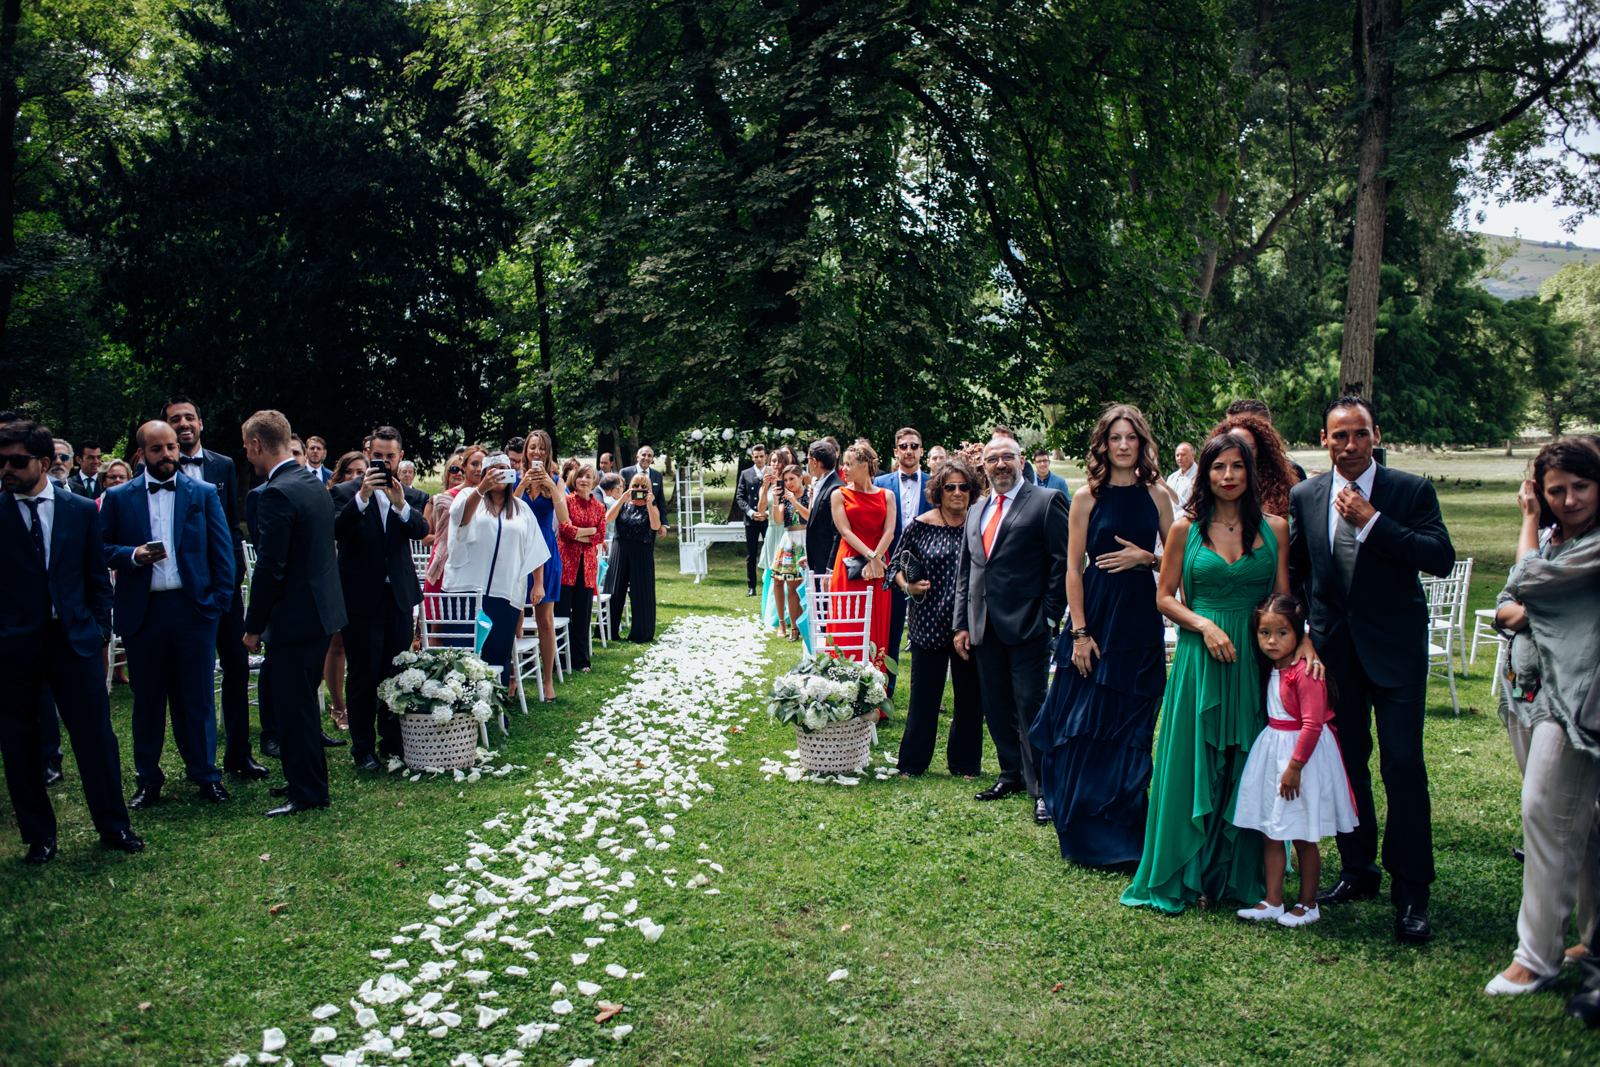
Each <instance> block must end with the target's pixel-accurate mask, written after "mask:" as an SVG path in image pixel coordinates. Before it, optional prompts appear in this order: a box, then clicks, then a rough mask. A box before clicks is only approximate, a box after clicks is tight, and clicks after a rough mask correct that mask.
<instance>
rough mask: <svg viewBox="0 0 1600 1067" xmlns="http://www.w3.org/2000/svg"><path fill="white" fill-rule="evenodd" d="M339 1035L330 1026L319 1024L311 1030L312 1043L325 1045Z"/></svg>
mask: <svg viewBox="0 0 1600 1067" xmlns="http://www.w3.org/2000/svg"><path fill="white" fill-rule="evenodd" d="M338 1036H339V1032H338V1031H337V1030H335V1029H334V1028H333V1027H331V1026H319V1027H317V1028H316V1029H315V1030H312V1031H311V1043H312V1044H313V1045H326V1044H327V1043H328V1042H329V1041H332V1040H333V1039H334V1038H336V1037H338Z"/></svg>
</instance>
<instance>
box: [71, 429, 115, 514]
mask: <svg viewBox="0 0 1600 1067" xmlns="http://www.w3.org/2000/svg"><path fill="white" fill-rule="evenodd" d="M74 458H75V459H76V460H77V461H78V470H77V472H76V473H74V474H73V476H72V477H70V478H68V479H67V488H69V489H71V490H72V491H73V492H74V493H77V494H78V495H79V496H86V497H88V498H89V499H90V500H98V499H100V494H101V493H103V492H105V491H106V490H105V486H103V485H101V484H100V458H101V452H100V442H99V441H96V440H95V439H94V438H92V437H91V438H89V439H87V440H84V441H79V442H78V451H77V454H76V456H75V457H74Z"/></svg>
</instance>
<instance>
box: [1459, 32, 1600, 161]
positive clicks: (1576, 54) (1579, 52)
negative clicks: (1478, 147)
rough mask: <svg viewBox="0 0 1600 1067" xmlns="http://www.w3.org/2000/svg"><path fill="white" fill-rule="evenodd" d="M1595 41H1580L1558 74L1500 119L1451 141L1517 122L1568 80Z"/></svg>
mask: <svg viewBox="0 0 1600 1067" xmlns="http://www.w3.org/2000/svg"><path fill="white" fill-rule="evenodd" d="M1595 41H1596V38H1594V37H1587V38H1584V39H1582V40H1580V41H1579V42H1578V47H1577V48H1575V49H1573V52H1572V55H1570V56H1568V57H1567V61H1566V62H1565V63H1563V64H1561V66H1560V67H1559V68H1558V69H1557V70H1556V72H1555V73H1554V74H1552V75H1551V76H1550V77H1549V78H1548V79H1547V80H1546V81H1545V82H1544V84H1542V85H1540V86H1539V87H1538V88H1537V89H1535V90H1534V91H1533V92H1531V93H1529V94H1528V95H1527V96H1525V97H1523V98H1522V99H1521V100H1520V101H1518V102H1517V104H1516V105H1515V106H1514V107H1512V108H1511V109H1510V110H1509V111H1507V112H1506V113H1505V114H1503V115H1500V116H1499V117H1498V118H1492V119H1489V120H1488V121H1486V122H1480V123H1478V124H1477V125H1476V126H1472V127H1469V128H1467V129H1465V130H1462V131H1461V132H1460V133H1457V134H1454V135H1452V136H1451V138H1450V140H1451V141H1452V142H1453V143H1457V144H1459V143H1461V142H1462V141H1471V140H1474V139H1476V138H1479V137H1482V136H1483V135H1484V134H1486V133H1493V132H1494V131H1495V130H1498V129H1499V128H1500V127H1502V126H1504V125H1505V124H1506V123H1508V122H1515V121H1516V120H1517V119H1518V118H1520V117H1521V116H1522V113H1523V112H1525V111H1527V110H1528V109H1529V108H1530V107H1532V106H1533V105H1534V104H1537V103H1538V102H1539V101H1540V100H1543V99H1544V98H1545V97H1547V96H1549V95H1550V91H1551V90H1552V89H1554V88H1555V87H1556V86H1558V85H1560V84H1561V83H1562V82H1564V81H1566V80H1567V77H1568V75H1570V74H1571V73H1572V71H1573V69H1574V68H1576V67H1577V65H1578V64H1579V63H1582V62H1583V59H1584V57H1585V56H1587V55H1588V54H1589V53H1590V52H1591V51H1592V50H1593V49H1594V46H1595Z"/></svg>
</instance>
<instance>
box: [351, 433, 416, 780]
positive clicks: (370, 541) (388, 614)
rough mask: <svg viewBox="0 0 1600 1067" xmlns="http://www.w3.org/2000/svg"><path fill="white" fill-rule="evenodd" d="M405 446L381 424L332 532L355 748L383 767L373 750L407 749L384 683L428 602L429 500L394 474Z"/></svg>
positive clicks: (365, 760)
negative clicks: (420, 553)
mask: <svg viewBox="0 0 1600 1067" xmlns="http://www.w3.org/2000/svg"><path fill="white" fill-rule="evenodd" d="M400 445H401V441H400V431H399V430H397V429H395V428H394V427H393V426H380V427H378V428H377V429H376V430H374V431H373V432H372V442H371V444H370V445H369V446H368V451H367V459H368V466H367V475H366V477H365V478H364V479H363V480H362V481H360V482H355V481H348V482H345V483H344V484H342V485H336V486H334V487H333V506H334V511H335V515H336V517H335V518H334V522H333V535H334V537H336V538H337V539H338V541H339V582H340V585H341V587H342V588H343V590H344V606H345V611H346V613H347V614H348V616H349V619H348V621H347V622H346V623H345V625H344V630H343V633H344V652H345V657H346V660H347V662H348V664H349V670H350V676H349V680H348V682H346V685H345V701H346V707H348V709H349V713H350V754H351V755H352V756H354V757H355V761H356V766H357V767H360V768H361V769H362V770H367V771H381V770H383V764H381V763H379V762H378V760H377V758H376V757H375V756H374V755H373V753H374V751H377V752H379V753H381V754H382V755H384V756H386V757H387V756H398V755H400V754H401V746H400V721H399V719H398V718H397V717H396V716H395V714H394V712H392V711H390V710H389V709H388V708H379V707H378V683H379V682H381V681H383V679H384V678H385V677H386V676H387V675H388V674H389V673H390V672H391V671H393V670H394V658H395V657H396V656H398V655H399V654H400V653H402V652H404V651H405V650H406V649H407V648H409V647H410V646H411V631H412V618H411V610H412V609H413V608H415V607H416V606H417V605H418V604H420V603H422V586H421V585H419V584H418V583H417V568H416V565H415V564H414V563H413V562H412V560H411V542H412V540H413V539H420V538H423V537H426V536H428V522H427V520H426V519H424V518H423V517H422V509H423V508H424V507H426V506H427V503H428V498H427V496H426V495H425V494H423V493H422V492H420V491H418V490H416V489H406V488H405V487H404V486H402V485H401V484H400V480H399V479H398V478H396V477H394V476H393V475H394V473H395V472H396V471H397V470H398V469H399V467H400V460H401V458H402V457H403V456H404V455H405V453H404V452H402V451H401V448H400ZM380 737H381V740H380Z"/></svg>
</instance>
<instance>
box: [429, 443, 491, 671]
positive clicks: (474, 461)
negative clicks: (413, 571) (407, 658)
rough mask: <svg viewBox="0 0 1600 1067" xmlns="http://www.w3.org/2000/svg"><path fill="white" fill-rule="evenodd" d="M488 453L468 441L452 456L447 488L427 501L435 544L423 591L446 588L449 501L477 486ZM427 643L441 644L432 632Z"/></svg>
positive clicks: (430, 556) (448, 548)
mask: <svg viewBox="0 0 1600 1067" xmlns="http://www.w3.org/2000/svg"><path fill="white" fill-rule="evenodd" d="M488 454H489V452H488V449H486V448H484V447H483V446H482V445H467V446H465V447H464V448H463V449H462V450H461V451H460V452H457V453H456V454H455V455H453V456H451V457H450V466H449V468H448V469H447V470H446V471H445V474H444V492H442V493H440V494H439V495H438V496H436V497H434V498H433V499H432V500H430V501H429V502H428V506H429V507H430V508H432V509H433V513H432V514H431V515H430V516H429V519H428V525H429V527H430V528H431V529H432V530H433V545H432V547H431V549H430V550H429V555H428V569H427V570H426V571H425V572H424V574H423V581H422V591H423V592H424V593H439V592H443V591H444V569H445V566H446V564H448V563H449V562H450V505H452V504H454V503H455V500H456V497H457V496H458V495H459V494H460V493H461V491H462V490H463V489H476V488H477V487H478V480H479V479H480V478H482V477H483V457H485V456H487V455H488ZM428 644H430V645H435V644H438V637H437V636H435V635H430V636H429V638H428Z"/></svg>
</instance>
